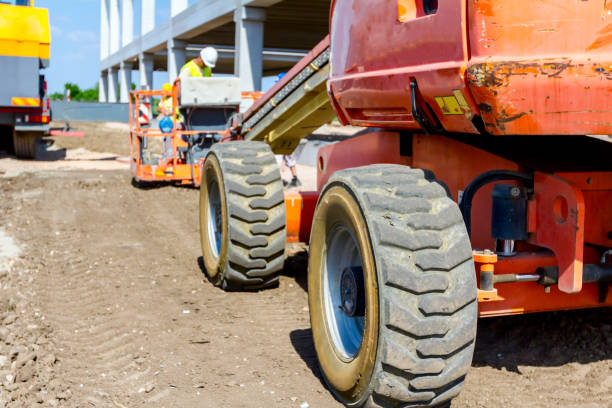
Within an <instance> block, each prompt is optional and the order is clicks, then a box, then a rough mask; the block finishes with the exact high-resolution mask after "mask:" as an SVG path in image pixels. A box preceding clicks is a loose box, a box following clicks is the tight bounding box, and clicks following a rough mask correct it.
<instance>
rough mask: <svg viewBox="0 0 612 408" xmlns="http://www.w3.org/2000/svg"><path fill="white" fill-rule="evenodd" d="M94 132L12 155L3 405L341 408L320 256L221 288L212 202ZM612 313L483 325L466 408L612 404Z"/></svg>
mask: <svg viewBox="0 0 612 408" xmlns="http://www.w3.org/2000/svg"><path fill="white" fill-rule="evenodd" d="M73 125H75V126H74V127H75V128H77V129H79V128H83V126H82V125H79V124H76V123H75V124H73ZM87 126H89V127H90V128H89V129H90V130H88V131H87V133H86V136H85V137H84V138H81V139H58V140H57V141H56V143H55V145H54V146H49V147H47V149H46V150H47V151H50V152H60V153H53V154H51V156H49V155H47V156H45V155H44V154H43V156H42V157H46V159H42V160H40V161H37V162H27V163H26V162H20V161H17V160H15V159H14V158H10V157H6V156H2V155H1V154H0V321H1V322H2V325H1V326H0V407H5V406H6V407H32V406H39V405H38V404H41V405H40V406H53V407H117V408H124V407H126V408H131V407H141V406H147V407H308V406H310V407H339V406H340V404H338V403H337V402H336V401H335V400H334V399H333V398H332V396H331V394H330V393H329V392H328V391H327V390H326V388H325V386H324V385H323V383H322V381H321V378H320V374H319V371H318V368H317V363H316V357H315V353H314V349H313V345H312V340H311V332H310V328H309V318H308V307H307V293H306V284H305V281H306V263H307V253H306V249H307V248H306V246H304V245H292V246H291V247H290V248H289V249H288V251H287V257H288V259H287V263H286V266H285V270H284V272H283V276H282V277H281V281H280V286H279V287H278V288H274V289H270V290H265V291H261V292H259V293H225V292H223V291H221V290H219V289H217V288H215V287H213V286H212V285H211V284H210V283H209V282H208V281H207V279H206V277H205V275H204V273H203V270H202V262H201V258H200V249H199V232H198V214H197V198H198V192H197V191H196V190H194V189H191V188H181V187H172V186H163V187H156V188H151V189H138V188H135V187H133V186H132V185H131V183H130V181H131V176H130V174H129V171H128V169H127V165H126V164H124V163H120V162H116V161H115V160H114V157H116V156H124V155H126V145H127V135H126V134H125V131H124V130H122V129H120V127H119V126H117V127H116V128H114V129H115V130H114V131H113V130H108V126H102V125H98V126H93V125H87ZM96 128H103V129H104V131H98V130H96ZM111 129H113V128H112V127H111ZM79 130H80V129H79ZM109 135H110V136H109ZM62 148H67V149H68V150H66V151H64V150H63V149H62ZM75 151H76V152H77V154H74V152H75ZM62 152H63V153H65V154H63V153H62ZM43 153H44V152H43ZM102 153H109V154H102ZM100 154H102V155H100ZM110 164H112V166H110ZM611 312H612V310H610V309H598V310H586V311H574V312H557V313H548V314H537V315H530V316H514V317H506V318H491V319H487V320H481V321H480V322H479V327H478V339H477V344H476V353H475V357H474V364H473V368H472V370H471V371H470V374H469V376H468V379H467V385H466V387H465V388H464V391H463V392H462V394H461V395H460V397H459V398H458V399H457V400H455V401H454V402H453V404H452V407H453V408H458V407H459V408H464V407H465V408H467V407H493V406H497V407H604V408H612V313H611Z"/></svg>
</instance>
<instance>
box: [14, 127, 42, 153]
mask: <svg viewBox="0 0 612 408" xmlns="http://www.w3.org/2000/svg"><path fill="white" fill-rule="evenodd" d="M40 139H41V137H40V134H39V133H36V132H27V133H26V132H15V131H14V132H13V148H14V149H15V156H17V158H18V159H35V158H36V152H37V150H38V145H39V143H40Z"/></svg>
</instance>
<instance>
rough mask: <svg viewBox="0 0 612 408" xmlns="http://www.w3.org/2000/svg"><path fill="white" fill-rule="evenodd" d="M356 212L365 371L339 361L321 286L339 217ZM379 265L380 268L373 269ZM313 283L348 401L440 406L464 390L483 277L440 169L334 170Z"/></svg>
mask: <svg viewBox="0 0 612 408" xmlns="http://www.w3.org/2000/svg"><path fill="white" fill-rule="evenodd" d="M342 191H344V193H341V192H342ZM335 196H338V197H344V198H342V199H341V200H338V199H337V197H335ZM347 197H348V198H347ZM351 199H352V201H353V202H354V205H353V204H351ZM342 201H344V204H342ZM354 206H356V207H357V208H358V210H359V211H358V216H353V218H355V219H357V222H356V225H355V226H354V227H355V228H354V234H355V235H354V236H355V238H356V241H358V242H364V243H366V244H365V245H361V244H360V245H359V246H360V253H361V258H362V262H363V265H364V267H363V269H364V278H365V279H364V280H365V282H366V305H367V306H366V323H365V330H364V338H363V340H362V345H361V348H360V350H359V352H358V354H357V355H356V356H355V360H359V359H361V358H362V357H364V356H363V355H362V353H364V354H365V357H364V361H365V362H366V364H363V365H362V367H361V368H359V369H358V370H357V371H354V370H353V371H351V367H349V365H350V364H352V362H349V363H347V362H343V361H342V360H341V359H340V358H339V357H338V356H337V353H335V349H334V346H333V344H332V343H331V342H330V340H329V338H330V335H329V332H328V329H327V324H326V318H325V309H324V304H323V301H324V299H323V295H322V289H321V288H322V274H323V267H324V264H325V262H326V259H325V258H326V246H327V243H326V237H327V234H328V233H329V232H330V230H331V228H333V226H334V225H333V223H334V222H337V221H336V219H338V217H339V216H338V215H337V214H338V212H342V211H345V212H348V213H351V212H353V213H354V212H355V210H354V208H353V207H354ZM334 214H335V215H334ZM348 218H351V217H348ZM359 218H361V221H359V220H358V219H359ZM360 224H361V225H363V226H364V227H363V228H362V227H361V225H360ZM368 251H371V252H370V253H368ZM370 259H372V260H373V261H372V262H373V267H368V266H367V265H368V264H369V263H370ZM369 269H372V270H373V272H369V271H368V270H369ZM368 276H370V277H369V278H368ZM368 280H369V282H368ZM308 287H309V291H308V299H309V306H310V319H311V325H312V331H313V339H314V345H315V349H316V352H317V357H318V359H319V365H320V367H321V372H322V374H323V377H324V379H325V381H326V383H327V384H328V386H329V388H330V390H332V392H333V393H334V395H335V396H336V398H337V399H338V400H339V401H340V402H342V403H344V404H345V405H346V406H349V407H362V406H365V407H398V406H401V407H412V406H418V407H434V406H443V405H446V404H448V403H449V401H450V400H451V399H452V398H453V397H455V396H457V395H458V394H459V392H460V390H461V388H462V387H463V384H464V381H465V377H466V374H467V372H468V369H469V367H470V365H471V362H472V357H473V353H474V342H475V338H476V324H477V314H478V307H477V306H478V305H477V301H476V297H477V291H476V275H475V272H474V262H473V259H472V251H471V244H470V241H469V237H468V235H467V232H466V228H465V225H464V223H463V219H462V217H461V213H460V212H459V208H458V206H457V204H456V203H455V202H454V201H452V200H451V199H450V198H449V197H448V196H447V193H446V191H445V189H444V188H443V187H442V186H441V185H440V184H439V183H437V182H435V179H434V178H433V174H432V173H431V172H427V171H423V170H418V169H411V168H409V167H406V166H400V165H371V166H365V167H360V168H354V169H348V170H341V171H338V172H336V173H334V175H333V176H332V177H331V179H330V180H329V182H328V184H327V186H326V187H325V188H324V190H323V192H322V194H321V196H320V198H319V202H318V204H317V209H316V211H315V216H314V220H313V228H312V233H311V239H310V257H309V263H308ZM371 299H375V301H374V302H372V301H371ZM368 327H375V328H376V331H372V330H370V332H368ZM373 345H374V347H375V350H374V352H372V350H371V348H372V346H373ZM330 350H331V352H330ZM347 374H349V375H351V376H348V375H347ZM338 378H340V380H338ZM347 380H350V381H352V382H351V383H350V384H347V383H346V381H347ZM342 381H344V383H341V382H342Z"/></svg>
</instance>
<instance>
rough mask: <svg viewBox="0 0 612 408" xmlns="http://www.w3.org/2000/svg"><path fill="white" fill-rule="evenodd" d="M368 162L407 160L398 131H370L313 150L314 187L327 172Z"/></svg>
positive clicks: (321, 184)
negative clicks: (402, 154)
mask: <svg viewBox="0 0 612 408" xmlns="http://www.w3.org/2000/svg"><path fill="white" fill-rule="evenodd" d="M409 142H410V141H409V140H407V141H406V143H409ZM372 163H395V164H404V165H410V164H411V162H410V158H409V157H408V156H401V155H400V135H399V133H397V132H385V131H378V132H370V133H366V134H365V135H362V136H359V137H355V138H353V139H348V140H345V141H343V142H340V143H334V144H331V145H328V146H325V147H322V148H321V149H319V153H318V154H317V189H318V190H319V191H320V190H321V189H322V188H323V187H324V186H325V184H326V183H327V180H329V178H330V177H331V175H332V174H333V173H334V172H336V171H338V170H342V169H348V168H352V167H359V166H365V165H368V164H372Z"/></svg>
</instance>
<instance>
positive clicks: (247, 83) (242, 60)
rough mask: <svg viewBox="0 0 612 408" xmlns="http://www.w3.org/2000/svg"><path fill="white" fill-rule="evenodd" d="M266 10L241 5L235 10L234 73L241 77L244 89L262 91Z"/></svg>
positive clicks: (241, 84)
mask: <svg viewBox="0 0 612 408" xmlns="http://www.w3.org/2000/svg"><path fill="white" fill-rule="evenodd" d="M265 20H266V11H265V9H262V8H256V7H240V8H238V9H237V10H236V11H235V12H234V22H235V23H236V53H235V54H234V75H236V76H237V77H239V78H240V86H241V90H242V91H261V77H262V75H263V35H264V21H265Z"/></svg>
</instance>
